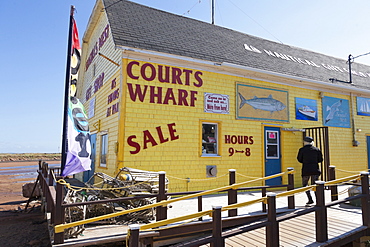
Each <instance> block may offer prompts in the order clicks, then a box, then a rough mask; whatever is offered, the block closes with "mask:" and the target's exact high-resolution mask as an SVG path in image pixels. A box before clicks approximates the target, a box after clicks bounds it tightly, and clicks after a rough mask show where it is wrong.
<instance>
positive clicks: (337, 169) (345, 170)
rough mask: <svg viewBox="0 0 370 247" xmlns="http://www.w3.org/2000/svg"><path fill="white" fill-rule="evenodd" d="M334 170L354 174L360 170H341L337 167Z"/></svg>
mask: <svg viewBox="0 0 370 247" xmlns="http://www.w3.org/2000/svg"><path fill="white" fill-rule="evenodd" d="M335 171H340V172H347V173H354V174H359V173H360V172H361V171H347V170H342V169H338V168H335Z"/></svg>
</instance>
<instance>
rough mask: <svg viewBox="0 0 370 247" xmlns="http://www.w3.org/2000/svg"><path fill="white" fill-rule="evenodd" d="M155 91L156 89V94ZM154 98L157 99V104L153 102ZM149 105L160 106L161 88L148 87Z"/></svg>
mask: <svg viewBox="0 0 370 247" xmlns="http://www.w3.org/2000/svg"><path fill="white" fill-rule="evenodd" d="M155 89H157V93H156V92H155ZM155 98H157V102H155V100H154V99H155ZM149 102H150V103H157V104H162V88H161V87H155V86H150V101H149Z"/></svg>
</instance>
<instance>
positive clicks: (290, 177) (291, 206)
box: [287, 167, 295, 209]
mask: <svg viewBox="0 0 370 247" xmlns="http://www.w3.org/2000/svg"><path fill="white" fill-rule="evenodd" d="M288 171H294V168H293V167H288ZM287 189H288V190H294V174H293V173H291V174H288V188H287ZM288 208H289V209H294V208H295V202H294V195H292V196H288Z"/></svg>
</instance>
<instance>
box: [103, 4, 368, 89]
mask: <svg viewBox="0 0 370 247" xmlns="http://www.w3.org/2000/svg"><path fill="white" fill-rule="evenodd" d="M103 3H104V6H105V8H106V13H107V16H108V20H109V23H110V26H111V31H112V36H113V39H114V42H115V44H116V45H118V46H125V47H132V48H139V49H144V50H151V51H156V52H162V53H169V54H173V55H180V56H185V57H190V58H195V59H201V60H206V61H212V62H218V63H222V62H227V63H231V64H237V65H242V66H247V67H252V68H256V69H262V70H266V71H271V72H277V73H281V74H286V75H291V76H298V77H301V78H306V79H312V80H317V81H322V82H328V83H332V82H331V81H330V80H329V78H336V79H338V80H341V81H348V80H349V79H348V78H349V75H348V72H345V71H342V72H340V71H335V70H330V69H327V68H325V67H324V66H323V65H322V64H325V65H330V66H337V67H338V68H340V69H341V70H343V68H344V69H348V64H347V63H346V60H345V59H338V58H335V57H331V56H327V55H324V54H320V53H316V52H313V51H309V50H304V49H301V48H297V47H292V46H289V45H284V44H280V43H276V42H273V41H269V40H266V39H262V38H258V37H255V36H251V35H248V34H244V33H241V32H238V31H234V30H231V29H227V28H224V27H220V26H216V25H212V24H209V23H205V22H202V21H198V20H194V19H190V18H187V17H183V16H179V15H175V14H171V13H168V12H164V11H161V10H157V9H154V8H150V7H147V6H143V5H140V4H137V3H133V2H130V1H126V0H103ZM313 38H314V37H313ZM244 44H247V45H248V47H251V46H253V47H255V48H257V49H258V50H259V51H260V52H253V51H248V50H246V49H245V47H244ZM264 50H266V51H271V52H276V53H277V54H280V58H278V57H276V53H274V55H275V56H271V55H268V54H267V53H266V52H265V51H264ZM285 55H289V56H290V59H289V57H287V56H285ZM281 57H283V58H281ZM292 57H293V58H292ZM284 58H285V59H284ZM298 59H300V61H304V60H308V61H311V62H313V63H314V64H316V65H317V66H319V67H317V66H312V65H308V64H307V62H303V63H300V62H299V61H298ZM326 67H327V66H326ZM352 70H353V71H356V72H362V73H363V74H364V75H363V76H359V75H353V76H352V81H353V84H352V85H350V84H348V83H343V82H334V83H336V84H342V85H346V86H348V87H353V86H355V87H358V88H366V89H370V66H367V65H363V64H358V63H353V64H352ZM367 73H368V74H367Z"/></svg>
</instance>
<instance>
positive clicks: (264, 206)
mask: <svg viewBox="0 0 370 247" xmlns="http://www.w3.org/2000/svg"><path fill="white" fill-rule="evenodd" d="M265 196H266V187H263V188H262V197H265ZM262 212H267V207H266V204H265V203H264V202H262Z"/></svg>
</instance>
